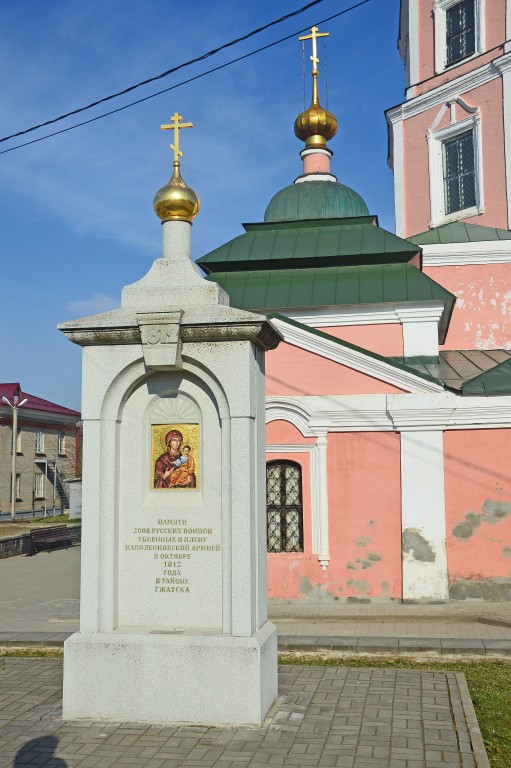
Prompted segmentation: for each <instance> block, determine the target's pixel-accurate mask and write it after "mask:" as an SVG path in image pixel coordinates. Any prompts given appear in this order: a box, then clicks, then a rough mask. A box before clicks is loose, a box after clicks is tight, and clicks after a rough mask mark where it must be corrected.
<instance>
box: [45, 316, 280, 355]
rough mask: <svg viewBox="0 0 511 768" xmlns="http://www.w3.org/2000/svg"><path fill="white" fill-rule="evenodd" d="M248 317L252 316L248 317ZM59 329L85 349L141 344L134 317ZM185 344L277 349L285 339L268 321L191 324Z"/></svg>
mask: <svg viewBox="0 0 511 768" xmlns="http://www.w3.org/2000/svg"><path fill="white" fill-rule="evenodd" d="M247 314H248V313H247ZM78 322H79V321H78ZM59 328H60V329H61V330H62V332H63V333H64V335H65V336H66V338H68V339H69V341H72V342H73V343H74V344H78V345H79V346H81V347H89V346H113V345H127V344H141V343H142V340H141V334H140V328H139V326H138V324H137V321H136V317H135V316H134V318H133V322H132V323H126V324H125V325H122V326H112V325H110V326H106V325H97V326H90V327H85V326H83V325H78V324H77V325H75V326H73V324H72V323H64V324H63V325H60V326H59ZM180 335H181V340H182V341H183V343H186V342H194V343H195V342H208V341H252V342H253V343H254V344H256V345H257V346H258V347H260V348H261V349H263V350H265V351H267V350H270V349H275V348H276V347H277V346H278V344H279V343H280V341H281V340H282V337H281V335H280V333H279V332H278V331H277V330H276V329H275V328H274V327H273V326H272V325H271V324H270V323H269V322H268V321H267V320H260V321H255V322H254V321H252V320H247V321H245V322H239V321H238V322H233V321H230V320H228V319H226V320H224V321H221V320H220V321H216V322H206V321H204V322H198V323H194V322H189V323H187V322H186V321H185V322H183V323H182V324H181V333H180Z"/></svg>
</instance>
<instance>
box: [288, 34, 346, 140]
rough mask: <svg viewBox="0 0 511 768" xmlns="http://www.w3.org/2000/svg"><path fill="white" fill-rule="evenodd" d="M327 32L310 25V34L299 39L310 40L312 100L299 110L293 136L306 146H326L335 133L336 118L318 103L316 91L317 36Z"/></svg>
mask: <svg viewBox="0 0 511 768" xmlns="http://www.w3.org/2000/svg"><path fill="white" fill-rule="evenodd" d="M328 35H329V32H320V31H319V29H318V28H317V27H311V33H310V35H302V37H299V38H298V39H299V40H302V41H305V40H310V41H311V42H312V56H311V57H310V58H311V61H312V100H311V105H310V107H309V109H306V110H305V111H304V112H301V113H300V114H299V115H298V117H297V118H296V120H295V136H296V137H297V138H299V139H301V140H302V141H305V146H306V147H326V143H327V141H328V139H332V138H333V137H334V136H335V134H336V133H337V118H336V117H335V115H332V113H331V112H329V111H328V110H327V109H323V107H322V106H321V104H320V103H319V92H318V75H319V71H318V64H319V59H318V49H317V41H318V38H319V37H328Z"/></svg>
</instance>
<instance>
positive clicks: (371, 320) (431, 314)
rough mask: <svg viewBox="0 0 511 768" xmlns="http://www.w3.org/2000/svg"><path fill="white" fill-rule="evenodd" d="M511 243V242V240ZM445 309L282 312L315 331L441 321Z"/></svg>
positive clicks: (434, 304) (434, 305)
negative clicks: (338, 327)
mask: <svg viewBox="0 0 511 768" xmlns="http://www.w3.org/2000/svg"><path fill="white" fill-rule="evenodd" d="M510 243H511V241H510ZM443 310H444V306H443V304H440V303H439V302H438V301H435V300H431V301H421V302H418V301H410V302H400V303H396V304H391V303H390V302H388V303H385V304H366V305H364V304H357V305H356V306H354V307H344V308H341V307H338V306H337V307H318V308H317V309H314V310H310V309H291V310H289V309H279V310H277V311H278V312H279V314H281V315H285V316H286V317H290V318H291V319H293V320H297V321H298V322H299V323H303V324H304V325H309V326H312V327H314V328H328V327H332V326H345V325H348V326H349V325H382V324H389V323H402V322H403V321H405V322H406V321H409V322H416V321H420V320H423V319H425V320H437V321H438V320H439V318H440V317H441V315H442V312H443Z"/></svg>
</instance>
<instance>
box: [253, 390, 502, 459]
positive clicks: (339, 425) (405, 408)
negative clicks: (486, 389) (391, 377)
mask: <svg viewBox="0 0 511 768" xmlns="http://www.w3.org/2000/svg"><path fill="white" fill-rule="evenodd" d="M270 401H271V402H270ZM279 403H280V405H281V406H282V410H281V411H280V413H281V416H280V418H282V419H284V420H287V421H290V420H291V419H290V418H286V415H285V411H286V409H287V410H288V412H289V413H291V412H292V410H293V408H294V409H295V410H296V412H298V411H299V412H301V413H308V414H309V417H308V419H307V425H306V428H307V430H308V432H309V434H311V435H312V434H321V433H324V432H392V431H395V432H403V431H430V430H443V431H446V430H457V429H458V430H459V429H509V428H511V396H508V397H506V396H499V397H463V396H461V395H457V394H456V393H454V392H445V391H444V392H440V393H438V394H436V395H432V394H403V395H330V396H328V397H326V396H324V395H315V396H306V397H296V398H291V397H286V398H278V397H273V398H268V400H267V408H271V409H272V411H273V413H277V408H278V407H279ZM270 420H272V419H270ZM293 423H294V422H293ZM301 449H303V450H308V449H307V446H301ZM297 450H298V449H297Z"/></svg>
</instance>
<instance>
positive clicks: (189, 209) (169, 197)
mask: <svg viewBox="0 0 511 768" xmlns="http://www.w3.org/2000/svg"><path fill="white" fill-rule="evenodd" d="M153 207H154V211H155V213H156V215H157V216H158V218H159V219H161V220H162V221H188V222H190V224H191V223H192V221H193V220H194V219H195V217H196V216H197V214H198V213H199V209H200V203H199V198H198V197H197V195H196V193H195V192H194V190H193V189H192V188H191V187H189V186H188V184H186V183H185V182H184V181H183V179H182V178H181V173H180V170H179V161H177V160H175V161H174V172H173V174H172V178H171V179H170V180H169V181H168V182H167V183H166V184H165V186H164V187H162V188H161V189H159V190H158V192H157V193H156V194H155V196H154V200H153Z"/></svg>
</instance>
